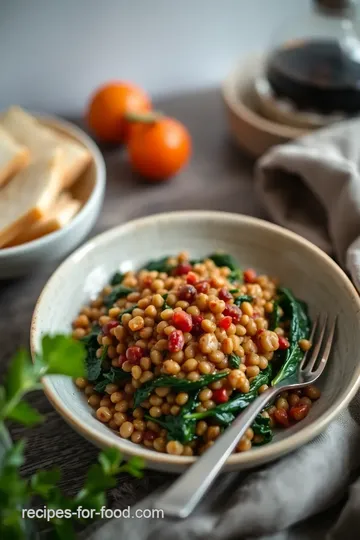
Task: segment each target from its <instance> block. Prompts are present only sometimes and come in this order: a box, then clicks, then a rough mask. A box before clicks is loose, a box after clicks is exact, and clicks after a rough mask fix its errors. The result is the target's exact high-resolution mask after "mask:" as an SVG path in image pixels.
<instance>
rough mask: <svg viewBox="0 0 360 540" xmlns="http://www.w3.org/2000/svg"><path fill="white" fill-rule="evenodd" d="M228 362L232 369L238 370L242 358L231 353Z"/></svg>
mask: <svg viewBox="0 0 360 540" xmlns="http://www.w3.org/2000/svg"><path fill="white" fill-rule="evenodd" d="M228 362H229V366H230V367H231V369H238V367H239V366H240V364H241V358H240V356H238V355H237V354H235V353H231V354H229V356H228Z"/></svg>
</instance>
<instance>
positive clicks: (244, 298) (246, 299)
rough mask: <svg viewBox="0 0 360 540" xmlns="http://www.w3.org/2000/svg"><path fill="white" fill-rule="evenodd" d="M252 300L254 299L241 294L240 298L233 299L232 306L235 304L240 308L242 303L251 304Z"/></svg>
mask: <svg viewBox="0 0 360 540" xmlns="http://www.w3.org/2000/svg"><path fill="white" fill-rule="evenodd" d="M253 300H254V298H253V297H252V296H250V295H249V294H243V295H242V296H238V297H237V298H235V300H234V304H236V305H237V306H240V305H241V304H242V303H243V302H250V303H251V302H252V301H253Z"/></svg>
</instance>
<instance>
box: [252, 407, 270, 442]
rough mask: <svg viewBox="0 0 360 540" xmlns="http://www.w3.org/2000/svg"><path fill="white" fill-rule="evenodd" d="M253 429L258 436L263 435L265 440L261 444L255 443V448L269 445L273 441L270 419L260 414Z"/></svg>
mask: <svg viewBox="0 0 360 540" xmlns="http://www.w3.org/2000/svg"><path fill="white" fill-rule="evenodd" d="M251 427H252V429H253V431H254V433H255V434H256V435H261V436H262V437H263V440H262V441H261V442H258V443H254V442H253V444H254V445H255V446H260V445H263V444H268V443H269V442H271V441H272V438H273V433H272V429H271V427H270V418H263V417H262V416H261V414H258V415H257V417H256V418H255V421H254V423H253V425H252V426H251Z"/></svg>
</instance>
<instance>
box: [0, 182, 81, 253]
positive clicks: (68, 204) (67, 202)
mask: <svg viewBox="0 0 360 540" xmlns="http://www.w3.org/2000/svg"><path fill="white" fill-rule="evenodd" d="M80 206H81V203H80V201H77V200H76V199H73V198H72V197H71V195H70V194H69V193H66V192H64V193H61V194H60V195H59V197H58V199H57V200H56V201H55V203H54V204H53V205H52V206H51V207H50V208H49V210H48V212H47V214H46V215H45V216H44V217H43V218H42V219H40V220H39V221H37V222H36V223H34V224H33V225H31V227H29V228H27V229H24V230H23V231H22V232H21V233H20V234H18V235H17V236H16V237H15V238H13V240H11V242H9V243H8V244H6V246H5V247H12V246H18V245H19V244H25V243H26V242H31V241H32V240H36V239H37V238H40V237H41V236H45V235H46V234H49V233H52V232H55V231H58V230H59V229H62V228H63V227H65V225H67V224H68V223H69V221H71V219H72V218H73V217H74V216H75V214H76V213H77V212H78V210H79V208H80Z"/></svg>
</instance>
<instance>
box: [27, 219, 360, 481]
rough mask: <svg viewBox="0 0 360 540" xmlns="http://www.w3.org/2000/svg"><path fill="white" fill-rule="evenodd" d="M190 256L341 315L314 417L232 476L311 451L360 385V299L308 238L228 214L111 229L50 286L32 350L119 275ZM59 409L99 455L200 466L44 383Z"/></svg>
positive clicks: (39, 309)
mask: <svg viewBox="0 0 360 540" xmlns="http://www.w3.org/2000/svg"><path fill="white" fill-rule="evenodd" d="M184 249H186V250H188V251H190V253H191V255H192V256H194V257H198V256H203V255H206V254H209V253H210V252H213V251H214V250H219V249H222V250H225V251H226V252H228V253H231V254H233V255H234V256H235V257H236V258H237V260H238V261H239V263H240V265H242V266H243V267H246V266H251V267H254V268H256V269H258V270H259V271H260V272H266V273H269V274H270V275H273V276H277V277H279V278H280V280H281V282H282V283H283V284H284V285H286V286H288V287H291V288H292V289H293V291H294V292H295V294H296V295H297V296H299V297H300V298H302V299H303V300H305V301H306V302H308V304H309V307H310V314H311V315H312V316H314V315H315V314H317V313H318V312H319V311H320V312H324V313H328V314H329V315H338V332H337V338H336V343H335V346H334V350H333V352H332V355H331V359H330V361H329V366H328V369H327V371H326V373H325V375H324V376H323V378H322V380H321V386H322V391H323V394H322V397H321V399H320V400H319V401H318V402H316V404H315V405H314V406H313V408H312V409H311V412H310V414H309V416H308V417H307V418H306V419H305V420H303V421H302V422H300V423H299V424H297V425H296V426H293V427H291V428H290V429H286V430H282V431H280V432H279V433H277V434H276V435H275V438H274V441H273V442H272V443H271V444H268V445H265V446H262V447H258V448H255V449H252V450H251V451H250V452H245V453H240V454H233V455H232V456H231V457H230V458H229V460H228V463H227V469H228V470H238V469H242V468H247V467H254V466H258V465H260V464H262V463H265V462H268V461H271V460H273V459H276V458H279V457H280V456H282V455H284V454H286V453H288V452H290V451H292V450H294V449H295V448H297V447H299V446H301V445H303V444H305V443H306V442H307V441H309V440H310V439H312V438H314V437H315V436H316V435H318V434H319V433H320V432H321V431H322V430H323V429H325V427H326V426H327V424H328V423H329V422H330V421H331V420H333V419H334V418H335V417H336V415H337V414H339V412H340V411H341V410H342V409H343V408H344V407H345V406H346V405H347V403H348V402H349V401H350V399H351V398H352V397H353V396H354V394H355V391H356V389H357V388H358V387H359V384H360V362H359V360H360V300H359V297H358V294H357V293H356V291H355V289H354V287H353V285H352V284H351V282H350V281H349V279H348V278H347V276H346V275H345V273H344V272H343V271H342V270H341V269H340V268H339V267H338V266H337V265H336V264H335V262H334V261H332V259H330V258H329V257H328V256H327V255H326V254H325V253H323V252H322V251H321V250H320V249H319V248H317V247H315V246H314V245H313V244H311V243H310V242H308V241H307V240H304V239H303V238H301V237H300V236H298V235H296V234H294V233H292V232H289V231H287V230H285V229H283V228H281V227H278V226H276V225H272V224H270V223H267V222H265V221H262V220H259V219H255V218H251V217H248V216H242V215H236V214H227V213H221V212H201V211H194V212H173V213H169V214H158V215H154V216H150V217H146V218H143V219H139V220H136V221H132V222H129V223H127V224H125V225H122V226H120V227H117V228H115V229H112V230H110V231H108V232H106V233H104V234H101V235H100V236H97V237H96V238H93V239H92V240H90V241H89V242H87V243H86V244H85V245H84V246H82V247H81V248H80V249H78V250H77V251H76V252H75V253H73V254H72V255H70V257H68V259H67V260H66V261H65V262H64V263H63V264H62V265H61V266H60V267H59V268H58V270H57V271H56V272H55V273H54V275H53V276H52V277H51V279H50V280H49V281H48V283H47V285H46V286H45V288H44V290H43V292H42V294H41V296H40V298H39V300H38V302H37V305H36V308H35V312H34V316H33V320H32V326H31V347H32V351H33V352H34V350H36V348H38V347H39V344H40V340H41V336H42V335H43V334H44V333H57V332H70V329H71V321H72V320H73V319H74V317H75V316H76V314H77V313H78V311H79V308H80V307H81V306H82V305H84V304H85V303H86V302H87V301H88V300H89V299H90V298H92V297H94V296H95V295H96V293H97V292H98V291H99V289H101V288H102V287H103V286H104V284H105V283H106V282H107V279H108V277H109V276H110V275H111V274H112V273H113V272H114V271H115V270H117V269H120V270H124V271H126V270H128V269H130V268H137V267H138V266H139V265H141V264H142V263H144V262H145V261H147V260H149V259H153V258H156V257H160V256H164V255H166V254H175V253H177V252H179V251H181V250H184ZM44 384H45V392H46V395H47V396H48V398H49V400H50V401H51V403H52V404H53V405H54V407H55V408H56V410H57V411H58V412H59V413H60V414H61V415H62V416H63V417H64V419H65V420H66V421H67V422H68V423H69V424H70V425H71V426H73V427H74V429H75V430H76V431H78V432H79V433H80V434H81V435H83V436H84V437H85V438H86V439H88V440H89V441H92V442H93V443H94V444H96V445H97V446H99V447H106V446H115V447H117V448H119V449H120V450H121V451H122V452H123V453H124V454H125V455H126V456H129V455H133V454H137V455H139V456H142V457H143V458H145V460H146V462H147V465H148V466H149V467H151V468H155V469H162V470H165V471H175V472H181V471H183V470H184V469H185V468H186V467H187V466H188V465H190V464H191V463H193V461H194V459H196V458H194V457H186V456H184V457H183V456H174V455H169V454H161V453H158V452H155V451H153V450H149V449H147V448H144V447H142V446H140V445H137V444H133V443H132V442H130V441H128V440H125V439H121V438H120V437H119V436H117V435H116V434H115V433H114V432H112V431H111V430H110V429H109V428H107V427H106V426H105V425H104V424H101V423H100V422H99V421H98V420H97V419H96V418H95V417H94V412H93V410H92V409H91V408H90V407H89V405H88V404H87V402H86V399H85V397H84V394H83V393H81V392H80V391H79V390H78V389H77V388H76V387H75V385H74V383H73V381H72V380H71V379H69V378H66V377H61V376H52V377H47V378H46V380H45V383H44Z"/></svg>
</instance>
